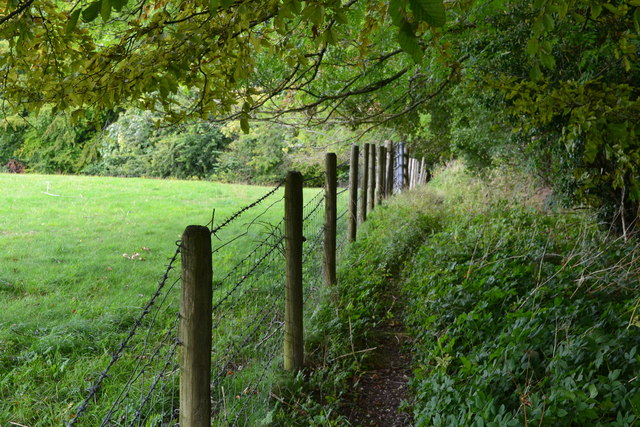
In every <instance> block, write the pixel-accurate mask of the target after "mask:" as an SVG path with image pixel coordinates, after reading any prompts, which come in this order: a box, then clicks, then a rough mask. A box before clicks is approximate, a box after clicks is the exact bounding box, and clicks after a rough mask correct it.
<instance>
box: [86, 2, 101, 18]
mask: <svg viewBox="0 0 640 427" xmlns="http://www.w3.org/2000/svg"><path fill="white" fill-rule="evenodd" d="M99 13H100V2H99V1H94V2H93V3H91V4H90V5H89V6H87V7H86V8H85V9H84V10H83V11H82V20H83V21H85V22H91V21H93V20H94V19H96V18H97V17H98V14H99Z"/></svg>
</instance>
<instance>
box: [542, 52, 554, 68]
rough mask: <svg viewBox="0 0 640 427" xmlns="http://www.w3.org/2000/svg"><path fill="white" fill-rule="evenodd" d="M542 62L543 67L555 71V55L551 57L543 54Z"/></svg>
mask: <svg viewBox="0 0 640 427" xmlns="http://www.w3.org/2000/svg"><path fill="white" fill-rule="evenodd" d="M540 62H542V65H544V66H545V67H547V68H548V69H550V70H553V69H554V68H555V66H556V60H555V58H554V57H553V55H549V54H547V53H543V54H542V55H540Z"/></svg>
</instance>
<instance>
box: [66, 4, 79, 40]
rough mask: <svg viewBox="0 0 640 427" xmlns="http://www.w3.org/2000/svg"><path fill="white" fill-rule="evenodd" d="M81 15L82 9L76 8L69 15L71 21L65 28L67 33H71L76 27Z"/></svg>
mask: <svg viewBox="0 0 640 427" xmlns="http://www.w3.org/2000/svg"><path fill="white" fill-rule="evenodd" d="M79 17H80V9H76V10H74V11H73V13H72V14H71V16H70V17H69V22H67V27H66V28H65V32H66V33H67V34H71V33H72V32H73V30H75V29H76V25H78V18H79Z"/></svg>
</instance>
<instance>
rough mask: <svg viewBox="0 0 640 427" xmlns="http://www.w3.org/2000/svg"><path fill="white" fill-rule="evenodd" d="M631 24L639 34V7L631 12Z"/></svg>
mask: <svg viewBox="0 0 640 427" xmlns="http://www.w3.org/2000/svg"><path fill="white" fill-rule="evenodd" d="M633 26H634V27H635V28H636V33H638V34H640V7H637V8H636V10H635V11H634V12H633Z"/></svg>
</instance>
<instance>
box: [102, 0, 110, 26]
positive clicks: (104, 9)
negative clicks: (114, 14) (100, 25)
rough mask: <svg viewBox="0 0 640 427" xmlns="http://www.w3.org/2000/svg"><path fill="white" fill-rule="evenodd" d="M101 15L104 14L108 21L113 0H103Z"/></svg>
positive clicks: (104, 19) (103, 16)
mask: <svg viewBox="0 0 640 427" xmlns="http://www.w3.org/2000/svg"><path fill="white" fill-rule="evenodd" d="M100 16H102V20H103V21H104V22H107V21H108V20H109V18H111V1H110V0H101V2H100Z"/></svg>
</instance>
